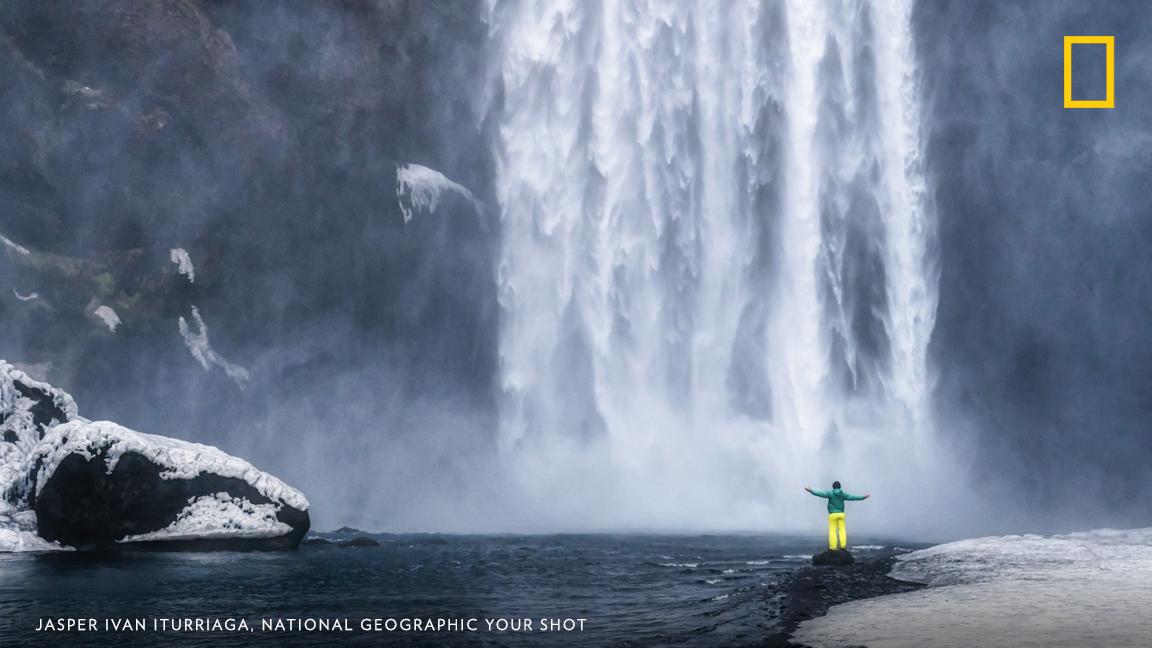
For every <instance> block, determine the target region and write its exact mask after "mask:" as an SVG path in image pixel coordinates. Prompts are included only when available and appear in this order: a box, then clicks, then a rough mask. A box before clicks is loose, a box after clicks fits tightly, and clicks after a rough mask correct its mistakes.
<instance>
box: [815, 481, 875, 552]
mask: <svg viewBox="0 0 1152 648" xmlns="http://www.w3.org/2000/svg"><path fill="white" fill-rule="evenodd" d="M804 490H806V491H808V492H809V493H812V494H813V495H815V496H816V497H823V498H824V499H826V500H828V549H829V550H832V551H835V550H837V549H847V548H848V529H847V528H846V527H845V525H844V502H848V501H858V500H866V499H868V498H869V497H871V496H872V495H871V494H866V495H851V494H849V493H845V492H844V491H843V490H841V488H840V482H838V481H834V482H832V490H827V491H818V490H812V489H811V488H809V487H807V486H805V487H804ZM837 536H839V539H840V546H839V547H837V546H836V539H837Z"/></svg>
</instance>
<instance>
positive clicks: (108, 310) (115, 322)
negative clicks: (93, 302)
mask: <svg viewBox="0 0 1152 648" xmlns="http://www.w3.org/2000/svg"><path fill="white" fill-rule="evenodd" d="M92 314H93V315H95V316H96V317H97V319H99V320H100V321H101V322H104V326H107V327H108V331H109V332H112V333H115V332H116V327H117V326H120V323H121V322H120V316H119V315H117V314H116V311H114V310H112V307H111V306H105V305H103V304H101V305H100V306H97V307H96V310H94V311H92Z"/></svg>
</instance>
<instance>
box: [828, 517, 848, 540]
mask: <svg viewBox="0 0 1152 648" xmlns="http://www.w3.org/2000/svg"><path fill="white" fill-rule="evenodd" d="M837 533H839V534H840V549H847V548H848V529H846V528H844V514H843V513H829V514H828V548H829V549H836V534H837Z"/></svg>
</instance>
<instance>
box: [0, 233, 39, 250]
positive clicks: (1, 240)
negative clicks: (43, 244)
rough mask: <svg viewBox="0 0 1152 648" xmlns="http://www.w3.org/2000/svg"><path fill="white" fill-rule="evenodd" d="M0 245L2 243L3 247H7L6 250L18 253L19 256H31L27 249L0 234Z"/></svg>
mask: <svg viewBox="0 0 1152 648" xmlns="http://www.w3.org/2000/svg"><path fill="white" fill-rule="evenodd" d="M0 243H3V244H4V245H6V246H8V249H10V250H14V251H16V252H19V253H20V254H32V253H31V252H29V251H28V248H26V247H24V246H23V245H20V244H19V243H17V242H15V241H13V240H12V239H10V238H8V237H7V236H4V235H3V234H0Z"/></svg>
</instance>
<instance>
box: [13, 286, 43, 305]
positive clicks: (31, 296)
mask: <svg viewBox="0 0 1152 648" xmlns="http://www.w3.org/2000/svg"><path fill="white" fill-rule="evenodd" d="M12 294H13V295H16V299H19V300H20V301H25V302H26V301H32V300H33V299H37V298H39V297H40V293H28V294H27V295H22V294H20V291H19V290H16V289H15V288H13V289H12Z"/></svg>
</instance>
